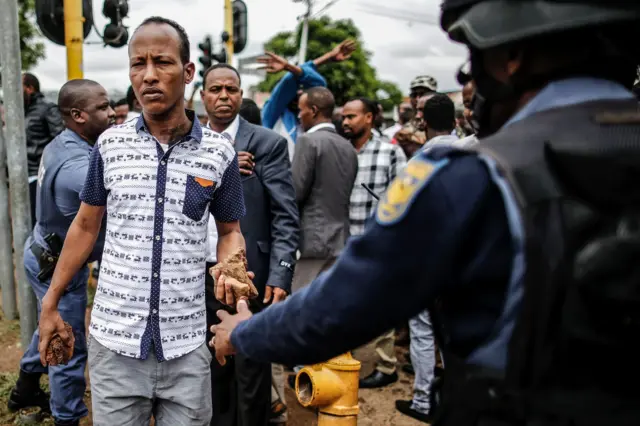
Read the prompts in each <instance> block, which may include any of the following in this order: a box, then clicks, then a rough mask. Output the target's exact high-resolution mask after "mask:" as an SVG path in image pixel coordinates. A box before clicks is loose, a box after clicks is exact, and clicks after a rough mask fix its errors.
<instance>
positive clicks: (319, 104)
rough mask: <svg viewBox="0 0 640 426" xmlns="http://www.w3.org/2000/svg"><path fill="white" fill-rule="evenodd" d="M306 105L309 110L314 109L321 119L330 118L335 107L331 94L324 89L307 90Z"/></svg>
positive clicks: (313, 88)
mask: <svg viewBox="0 0 640 426" xmlns="http://www.w3.org/2000/svg"><path fill="white" fill-rule="evenodd" d="M305 93H306V94H307V104H308V105H309V107H310V108H312V107H316V108H317V110H318V114H319V115H321V116H322V117H323V118H329V119H330V118H331V117H332V116H333V110H334V109H335V107H336V100H335V99H334V97H333V93H331V91H330V90H329V89H327V88H326V87H312V88H311V89H307V91H306V92H305Z"/></svg>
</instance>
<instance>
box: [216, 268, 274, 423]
mask: <svg viewBox="0 0 640 426" xmlns="http://www.w3.org/2000/svg"><path fill="white" fill-rule="evenodd" d="M213 265H214V264H211V263H207V274H206V278H205V286H206V303H207V342H209V341H211V338H212V337H213V336H212V334H211V331H209V328H210V327H211V325H213V324H218V323H219V322H220V320H219V319H218V317H217V316H216V311H218V310H219V309H222V308H223V306H224V305H222V303H220V302H219V301H218V300H217V299H216V297H215V293H214V282H213V277H211V276H210V275H209V272H208V271H209V268H211V267H212V266H213ZM209 350H210V351H211V353H212V355H213V357H214V359H213V361H212V363H211V390H212V392H211V399H212V404H213V416H212V418H211V426H267V425H268V424H269V416H270V414H271V364H263V363H258V362H254V361H252V360H250V359H247V358H244V357H243V356H241V355H235V356H233V357H227V363H226V364H225V365H224V366H221V365H220V364H218V361H216V359H215V351H214V350H213V348H211V347H210V348H209Z"/></svg>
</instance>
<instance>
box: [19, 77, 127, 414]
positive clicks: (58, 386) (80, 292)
mask: <svg viewBox="0 0 640 426" xmlns="http://www.w3.org/2000/svg"><path fill="white" fill-rule="evenodd" d="M58 107H59V108H60V112H61V113H62V118H63V120H64V124H65V127H66V129H65V130H63V131H62V133H60V134H59V135H58V136H57V137H55V138H54V139H53V140H52V141H51V143H50V144H49V145H47V147H46V148H45V149H44V153H43V155H42V160H41V162H40V170H39V172H38V189H37V201H36V217H37V223H36V226H35V228H34V230H33V234H32V235H31V236H30V237H29V238H28V239H27V242H26V244H25V247H24V267H25V270H26V273H27V278H28V280H29V283H30V284H31V287H32V288H33V291H34V292H35V294H36V297H37V298H38V300H39V301H41V300H42V298H43V297H44V295H45V293H46V292H47V289H48V288H49V284H50V282H51V276H52V275H53V270H54V268H55V266H56V261H57V258H58V256H59V255H60V250H61V249H62V243H63V242H64V239H65V237H66V234H67V230H68V229H69V226H71V222H72V221H73V219H74V217H75V215H76V213H77V212H78V209H79V208H80V199H79V194H80V191H81V190H82V186H83V185H84V181H85V177H86V175H87V170H88V168H89V155H90V153H91V149H92V147H93V145H94V144H95V142H96V140H97V139H98V136H100V134H101V133H102V132H104V131H105V130H106V129H107V128H108V127H109V126H110V125H111V124H112V123H113V121H114V119H115V113H114V111H113V109H111V106H110V105H109V98H108V97H107V92H106V90H105V89H104V88H103V87H102V86H101V85H100V84H98V83H96V82H94V81H91V80H71V81H69V82H67V83H66V84H65V85H64V86H62V88H61V89H60V93H59V95H58ZM103 243H104V239H103V238H102V236H101V237H100V238H99V241H98V242H97V244H96V248H94V252H93V253H91V254H89V253H87V256H88V261H90V262H91V261H94V260H97V258H98V256H99V255H100V254H101V253H102V246H103ZM88 277H89V269H88V268H87V267H86V266H85V267H84V268H83V269H82V270H81V271H80V272H79V273H78V274H76V276H75V277H74V279H73V281H72V282H71V283H70V284H69V287H68V288H67V292H66V293H65V294H64V296H62V299H61V300H60V304H59V307H58V309H59V311H60V315H61V316H62V319H63V320H64V321H66V322H68V323H69V324H70V325H71V327H72V328H73V331H74V335H75V348H74V353H73V357H72V358H71V360H70V361H69V363H67V364H66V365H59V366H49V367H48V368H47V367H46V366H43V365H42V364H41V363H40V353H39V352H38V343H39V340H40V338H39V333H38V330H37V329H36V331H35V333H34V334H33V339H32V340H31V344H30V345H29V347H28V348H27V350H26V351H25V353H24V355H23V357H22V360H21V361H20V376H19V378H18V381H17V382H16V386H15V387H14V388H13V390H12V391H11V395H10V397H9V402H8V405H9V409H10V410H12V411H15V410H19V409H21V408H27V407H40V408H41V410H42V411H43V412H50V413H52V415H53V418H54V421H55V425H56V426H63V425H64V426H71V425H78V422H79V420H80V419H81V418H82V417H85V416H86V415H87V414H88V410H87V407H86V406H85V404H84V402H83V397H84V392H85V385H86V384H85V377H84V370H85V366H86V362H87V346H86V340H85V324H84V320H85V311H86V308H87V280H88ZM39 306H40V303H38V307H39ZM47 372H48V374H49V387H50V389H51V401H49V397H48V395H47V394H45V393H44V391H42V390H41V388H40V376H41V375H42V374H46V373H47Z"/></svg>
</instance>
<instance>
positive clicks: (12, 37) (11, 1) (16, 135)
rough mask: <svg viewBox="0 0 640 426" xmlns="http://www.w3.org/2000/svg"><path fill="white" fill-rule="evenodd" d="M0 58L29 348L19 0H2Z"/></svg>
mask: <svg viewBox="0 0 640 426" xmlns="http://www.w3.org/2000/svg"><path fill="white" fill-rule="evenodd" d="M0 10H2V13H0V28H2V31H0V60H1V61H2V71H3V73H2V85H3V89H4V101H5V102H4V104H5V117H6V120H5V121H6V123H7V125H6V132H5V134H4V136H5V140H6V147H7V149H6V151H7V164H8V168H9V190H10V196H11V203H10V204H11V225H12V230H13V248H14V250H13V253H14V257H13V258H14V265H15V266H16V278H17V287H18V296H19V298H20V335H21V337H22V346H23V347H24V348H26V347H27V346H29V342H31V337H32V335H33V332H34V331H35V329H36V297H35V295H34V294H33V290H32V289H31V286H30V285H29V282H28V281H27V275H26V273H25V270H24V256H23V248H24V244H25V241H26V240H27V237H28V236H29V233H30V232H31V206H30V202H29V173H28V171H27V142H26V141H27V137H26V132H25V128H24V104H23V100H22V73H21V72H22V70H21V68H22V66H21V61H20V38H19V33H18V3H17V0H0Z"/></svg>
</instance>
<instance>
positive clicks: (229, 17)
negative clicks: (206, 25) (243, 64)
mask: <svg viewBox="0 0 640 426" xmlns="http://www.w3.org/2000/svg"><path fill="white" fill-rule="evenodd" d="M224 30H225V31H226V32H227V34H229V40H227V42H226V43H227V63H228V64H231V65H233V38H234V35H233V5H232V4H231V0H224Z"/></svg>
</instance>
